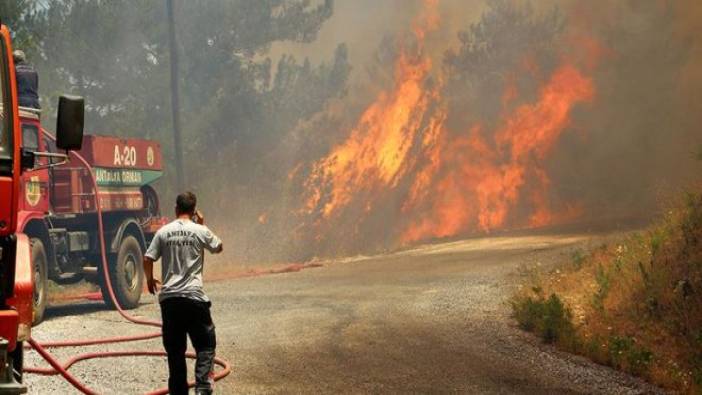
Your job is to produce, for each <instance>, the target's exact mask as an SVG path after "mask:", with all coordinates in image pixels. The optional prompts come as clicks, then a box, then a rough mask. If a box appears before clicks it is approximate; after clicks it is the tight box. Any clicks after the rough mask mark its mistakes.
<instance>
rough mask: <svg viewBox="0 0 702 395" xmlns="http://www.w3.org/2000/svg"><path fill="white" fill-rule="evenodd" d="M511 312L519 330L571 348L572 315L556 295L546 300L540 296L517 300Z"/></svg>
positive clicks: (513, 303) (572, 334)
mask: <svg viewBox="0 0 702 395" xmlns="http://www.w3.org/2000/svg"><path fill="white" fill-rule="evenodd" d="M512 311H513V316H514V318H515V319H516V320H517V322H518V323H519V326H520V328H522V329H524V330H526V331H529V332H534V333H536V334H538V335H539V337H541V339H543V341H544V342H546V343H557V344H561V345H568V346H573V342H574V339H575V327H574V325H573V321H572V313H571V311H570V310H569V309H568V308H567V307H566V306H565V305H564V304H563V302H562V301H561V299H560V298H559V297H558V296H557V295H556V294H552V295H551V296H550V297H548V298H547V299H545V298H543V297H541V296H540V295H537V296H536V297H531V296H527V297H522V298H517V299H515V300H513V301H512Z"/></svg>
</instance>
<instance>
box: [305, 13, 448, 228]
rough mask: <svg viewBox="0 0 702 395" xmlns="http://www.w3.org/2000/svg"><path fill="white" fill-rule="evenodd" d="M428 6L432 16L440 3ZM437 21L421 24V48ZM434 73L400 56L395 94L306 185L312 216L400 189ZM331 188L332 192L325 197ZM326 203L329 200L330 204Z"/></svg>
mask: <svg viewBox="0 0 702 395" xmlns="http://www.w3.org/2000/svg"><path fill="white" fill-rule="evenodd" d="M425 4H426V6H427V7H428V8H427V10H433V9H435V7H436V0H427V1H426V2H425ZM437 18H438V17H437V16H436V14H435V13H433V12H427V13H423V14H422V15H421V16H420V18H418V19H417V21H415V24H414V25H415V26H414V30H415V36H416V38H417V40H418V42H419V43H420V44H421V43H422V42H423V39H424V37H425V35H426V32H427V31H428V30H430V29H434V28H435V27H436V26H437V25H438V20H437ZM420 51H421V49H420ZM431 68H432V63H431V60H430V59H428V58H425V57H422V56H419V57H411V56H409V55H408V54H407V53H402V54H401V55H400V57H399V59H398V60H397V62H396V65H395V76H396V80H395V86H394V89H393V90H391V91H389V92H388V91H383V92H381V93H380V94H379V95H378V97H377V98H376V100H375V102H374V103H373V104H372V105H371V106H370V107H368V109H366V111H365V112H364V113H363V115H362V116H361V118H360V120H359V122H358V124H357V126H356V127H355V128H354V129H353V130H352V131H351V134H350V136H349V138H348V139H347V140H346V142H344V143H343V144H341V145H339V146H337V147H335V148H334V149H333V150H332V151H331V153H330V154H329V155H328V156H327V157H325V158H323V159H321V160H319V161H318V162H317V163H316V164H315V165H314V166H313V169H312V175H311V177H310V178H309V179H308V180H307V182H306V183H305V186H306V188H307V190H308V191H309V197H308V199H307V202H306V205H305V206H306V209H307V212H309V213H312V212H314V211H315V210H317V209H318V208H319V207H318V206H319V205H320V204H323V206H322V207H321V212H322V215H323V217H325V218H329V217H330V216H331V215H332V214H333V213H334V212H336V211H337V210H339V209H341V208H343V207H344V206H346V205H347V204H349V203H350V202H351V201H352V200H353V199H354V197H355V196H356V195H357V193H358V191H360V190H372V189H374V188H392V187H394V186H395V185H396V184H397V182H398V180H399V179H400V178H401V177H402V176H403V171H404V170H405V169H406V167H405V166H404V165H405V164H406V163H407V162H408V153H409V150H410V147H411V146H412V141H413V136H414V135H415V134H416V133H417V130H419V129H420V124H421V122H422V116H423V114H424V113H425V112H426V109H427V107H428V105H429V104H430V102H431V93H430V92H427V91H426V90H425V89H424V87H423V85H424V81H425V79H426V77H427V75H428V74H429V72H430V71H431ZM327 187H329V188H330V190H329V192H328V196H325V192H326V188H327ZM323 197H327V200H326V201H325V202H324V203H322V198H323Z"/></svg>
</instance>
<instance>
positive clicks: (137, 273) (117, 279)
mask: <svg viewBox="0 0 702 395" xmlns="http://www.w3.org/2000/svg"><path fill="white" fill-rule="evenodd" d="M109 269H110V273H109V275H110V282H111V283H112V289H113V290H114V292H115V297H116V298H117V302H118V303H119V305H120V306H121V307H122V308H123V309H133V308H135V307H137V306H138V305H139V298H141V292H142V290H143V288H144V268H143V255H142V253H141V245H140V244H139V242H138V241H137V239H136V238H134V236H130V235H128V236H125V237H124V238H123V239H122V242H121V243H120V245H119V250H118V251H117V256H116V259H114V260H112V261H111V262H110V267H109ZM103 281H104V280H103ZM100 288H101V290H102V297H103V299H104V300H105V303H107V305H108V306H112V307H114V305H113V303H112V298H110V293H109V291H108V289H107V284H102V287H100Z"/></svg>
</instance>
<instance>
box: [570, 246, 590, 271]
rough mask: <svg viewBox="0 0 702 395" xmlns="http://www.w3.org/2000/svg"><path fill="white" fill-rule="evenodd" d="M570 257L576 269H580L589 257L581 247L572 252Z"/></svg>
mask: <svg viewBox="0 0 702 395" xmlns="http://www.w3.org/2000/svg"><path fill="white" fill-rule="evenodd" d="M570 258H571V261H572V262H573V266H574V267H575V269H576V270H580V269H581V268H582V267H583V264H584V263H585V260H586V259H587V255H585V252H584V251H583V250H582V249H581V248H578V249H576V250H575V251H573V252H572V253H571V254H570Z"/></svg>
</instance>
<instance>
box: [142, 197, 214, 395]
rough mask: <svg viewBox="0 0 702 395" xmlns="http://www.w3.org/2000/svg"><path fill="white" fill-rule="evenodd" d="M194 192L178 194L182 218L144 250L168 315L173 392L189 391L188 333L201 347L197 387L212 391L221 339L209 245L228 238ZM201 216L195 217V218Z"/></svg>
mask: <svg viewBox="0 0 702 395" xmlns="http://www.w3.org/2000/svg"><path fill="white" fill-rule="evenodd" d="M196 204H197V198H196V197H195V195H194V194H193V193H192V192H185V193H181V194H180V195H178V198H177V199H176V208H175V211H176V217H177V218H176V219H175V221H173V222H171V223H169V224H168V225H165V226H164V227H162V228H161V229H159V231H158V232H156V235H155V236H154V239H153V241H152V242H151V245H150V246H149V249H148V250H147V251H146V254H145V255H144V272H145V273H146V282H147V285H148V287H149V292H151V293H152V294H155V293H156V292H157V291H158V286H159V284H161V283H162V284H163V285H162V286H161V287H160V288H161V291H160V292H159V294H158V300H159V302H160V304H161V316H162V319H163V346H164V347H165V349H166V353H167V354H168V371H169V377H168V390H169V393H171V394H173V395H180V394H187V393H188V380H187V366H186V364H185V351H186V349H187V347H188V344H187V337H188V336H189V337H190V341H191V342H192V344H193V347H194V348H195V352H196V355H197V359H196V363H195V393H196V394H211V393H212V379H211V372H212V368H213V363H214V357H215V347H216V345H217V341H216V337H215V326H214V323H213V322H212V317H211V316H210V306H211V303H210V299H209V298H208V297H207V295H205V292H204V291H203V290H202V267H203V256H204V250H205V249H207V250H208V251H210V252H211V253H213V254H218V253H220V252H222V241H221V240H220V239H219V238H218V237H217V236H215V235H214V234H213V233H212V232H211V231H210V230H209V229H208V228H207V227H206V226H204V225H203V224H204V218H203V216H202V214H201V213H200V212H199V211H197V210H196V209H195V205H196ZM193 221H195V222H193ZM159 258H162V261H161V283H159V281H158V280H155V279H154V275H153V267H154V261H157V260H158V259H159Z"/></svg>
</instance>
